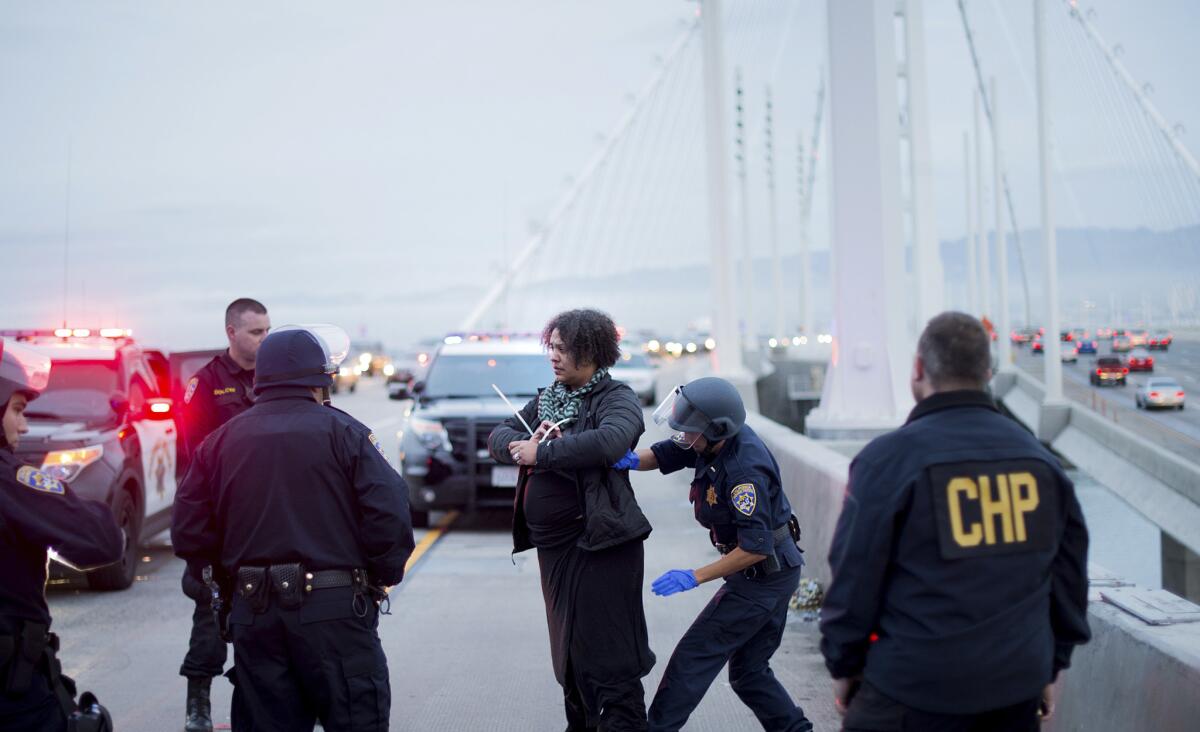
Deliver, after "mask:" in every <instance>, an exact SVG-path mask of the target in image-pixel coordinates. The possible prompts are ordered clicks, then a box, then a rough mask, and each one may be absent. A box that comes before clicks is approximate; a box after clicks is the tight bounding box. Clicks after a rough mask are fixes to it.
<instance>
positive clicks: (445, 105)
mask: <svg viewBox="0 0 1200 732" xmlns="http://www.w3.org/2000/svg"><path fill="white" fill-rule="evenodd" d="M1050 4H1051V6H1054V7H1055V8H1056V9H1057V10H1058V11H1059V17H1060V20H1059V21H1058V23H1059V25H1058V26H1057V27H1058V28H1059V29H1063V28H1067V27H1068V24H1067V21H1065V20H1062V18H1063V17H1065V15H1064V14H1063V13H1062V12H1061V7H1062V6H1061V4H1060V3H1058V2H1051V3H1050ZM1094 5H1095V6H1096V10H1097V14H1096V17H1095V19H1094V20H1095V22H1096V24H1097V25H1098V27H1100V28H1101V29H1102V30H1103V31H1104V32H1105V34H1106V36H1107V37H1108V40H1109V41H1110V42H1112V43H1117V42H1119V43H1120V44H1122V46H1123V49H1124V54H1123V56H1122V59H1123V61H1124V62H1125V63H1126V64H1127V65H1128V67H1129V68H1130V71H1131V72H1132V73H1133V75H1134V76H1135V77H1136V78H1137V79H1139V81H1147V82H1152V84H1153V86H1154V90H1155V91H1154V96H1153V99H1154V101H1155V103H1156V104H1158V105H1159V106H1160V108H1161V109H1162V111H1163V113H1164V116H1165V117H1166V118H1167V119H1168V120H1170V121H1171V122H1172V123H1175V122H1178V123H1182V124H1183V125H1184V126H1185V127H1186V128H1188V129H1189V130H1191V133H1190V134H1189V135H1185V137H1184V139H1185V141H1187V143H1188V145H1189V146H1190V147H1192V148H1193V149H1195V147H1196V146H1195V144H1193V142H1191V140H1193V139H1194V137H1195V136H1196V135H1200V95H1197V94H1196V93H1195V83H1196V82H1195V78H1196V71H1197V69H1200V63H1198V61H1200V44H1197V43H1196V42H1195V39H1194V37H1193V35H1194V31H1195V29H1196V28H1197V27H1200V22H1198V21H1200V4H1197V3H1195V2H1189V1H1187V0H1144V1H1140V2H1133V1H1132V0H1125V1H1123V2H1121V1H1118V0H1097V1H1096V2H1095V3H1094ZM925 6H926V28H925V30H926V38H927V45H928V60H929V88H930V106H931V109H930V114H931V135H932V138H933V142H934V158H935V159H934V163H935V175H936V180H937V184H936V197H937V217H938V231H939V234H940V235H941V236H942V237H943V238H955V237H959V236H961V235H962V233H963V221H964V214H963V193H962V179H963V170H962V134H963V131H964V130H966V129H968V127H969V125H970V113H971V94H972V90H973V83H974V82H973V75H972V71H971V67H970V64H969V58H968V56H967V51H966V45H965V42H964V40H963V32H962V25H961V21H960V19H959V16H958V11H957V6H956V3H955V2H953V0H926V2H925ZM1030 7H1031V2H1029V1H1027V0H1021V1H1020V2H1017V1H1015V0H969V2H968V8H969V12H970V14H971V17H972V25H973V26H974V27H975V30H976V32H977V33H978V34H979V43H980V50H981V54H982V56H983V59H982V60H983V62H984V65H985V66H986V67H987V68H988V73H989V74H995V75H996V76H997V78H998V82H999V84H1000V88H1001V92H1000V93H1001V101H1002V103H1003V107H1004V111H1005V115H1006V117H1005V122H1004V125H1003V126H1002V133H1003V134H1004V136H1005V137H1006V138H1009V139H1011V140H1012V142H1011V147H1012V150H1011V151H1010V152H1007V153H1006V156H1007V158H1008V159H1009V160H1010V161H1011V170H1010V176H1011V178H1012V179H1013V182H1014V187H1015V188H1016V189H1017V195H1016V199H1017V200H1016V203H1017V208H1018V215H1019V216H1020V217H1021V218H1022V219H1023V221H1022V225H1023V226H1026V225H1027V226H1035V225H1036V221H1035V219H1036V217H1037V207H1036V200H1037V189H1036V180H1037V178H1036V158H1035V157H1034V155H1033V147H1032V146H1033V143H1034V137H1033V134H1032V133H1033V130H1034V127H1033V122H1034V117H1033V114H1034V109H1033V101H1032V87H1031V84H1032V78H1033V63H1032V55H1031V54H1032V51H1031V49H1032V40H1031V28H1030V23H1031V16H1030ZM823 8H824V3H822V2H809V1H803V2H801V1H800V0H795V2H794V3H793V2H788V1H787V0H730V1H729V2H727V3H726V9H727V11H728V13H729V15H730V18H729V22H728V24H727V25H728V27H729V30H730V36H729V38H728V39H727V44H728V49H727V52H728V54H729V56H730V65H731V66H732V65H742V66H744V67H745V68H746V69H747V75H748V83H747V91H748V95H749V97H748V106H749V107H751V108H752V109H758V108H759V106H760V105H761V103H762V102H761V97H760V98H758V99H755V98H754V96H753V95H754V93H756V92H757V90H759V89H761V88H762V87H763V86H764V85H765V84H767V83H773V85H774V87H775V94H776V97H777V107H778V111H777V115H776V118H777V124H778V129H777V132H776V135H777V140H778V142H777V148H778V150H779V153H778V160H779V164H780V166H781V170H780V172H779V174H778V177H779V178H780V179H782V180H784V181H787V182H788V183H789V185H790V184H791V181H792V180H793V179H794V169H793V168H791V167H787V166H791V165H792V161H794V159H795V146H794V140H795V139H796V138H797V137H798V136H799V135H800V134H801V133H802V132H804V131H806V130H807V129H808V128H809V127H810V126H811V116H812V111H813V104H814V102H815V96H816V86H817V80H818V71H817V69H818V68H819V66H820V64H821V62H822V61H821V59H822V55H823V44H824V41H823V38H824V22H825V21H824V12H823ZM3 10H4V12H3V13H2V14H0V103H2V105H3V109H4V114H3V115H0V148H2V149H3V161H4V164H3V165H2V166H0V256H2V257H3V262H4V265H3V271H4V273H5V288H4V291H5V302H4V305H3V306H2V307H0V313H2V314H3V317H2V318H0V327H10V326H12V327H16V326H39V325H43V324H46V325H53V324H56V323H57V322H58V321H59V319H60V318H61V317H62V315H63V278H64V239H65V235H64V231H65V229H66V228H67V227H68V226H69V229H70V237H69V238H70V252H69V256H68V258H67V264H66V266H67V282H68V305H67V307H68V311H69V313H70V316H69V317H70V318H71V319H72V320H73V321H77V322H85V324H88V325H100V324H112V323H116V322H118V321H119V322H120V323H121V324H124V325H129V326H131V327H134V328H135V329H137V330H138V332H139V334H140V335H141V336H142V337H143V338H144V339H146V340H150V341H153V342H155V343H161V344H164V345H166V346H169V347H186V346H202V345H207V344H211V343H219V342H220V340H221V336H220V318H221V310H222V308H223V307H224V305H225V304H226V303H227V302H228V301H229V300H230V299H232V298H233V297H237V296H242V295H249V296H254V297H258V298H260V299H262V300H263V301H264V302H266V303H267V305H268V307H269V308H270V309H271V311H272V316H273V318H274V320H275V322H276V324H281V323H283V322H285V321H315V320H330V321H334V322H338V323H339V324H342V325H344V326H346V327H347V329H349V330H352V331H354V332H355V333H356V334H357V333H362V332H366V333H367V334H369V335H373V336H378V337H383V338H385V339H387V340H389V341H392V342H396V341H400V340H402V339H409V338H413V337H416V336H419V335H432V334H435V333H437V332H439V331H442V330H444V329H446V328H449V327H453V325H454V323H455V322H457V320H458V319H459V318H460V317H461V316H462V314H463V313H465V312H466V311H467V310H469V309H470V306H471V304H472V303H473V301H474V298H477V297H478V293H479V291H480V290H481V289H482V288H484V287H486V285H487V284H488V283H489V282H490V281H491V279H492V278H493V277H494V276H495V272H496V271H497V268H498V267H499V266H500V262H501V260H502V259H503V258H504V256H505V254H506V253H508V252H511V250H513V249H514V248H516V247H517V246H518V245H519V244H520V243H521V242H522V241H523V240H524V238H525V237H526V236H527V235H528V233H529V227H530V225H531V222H536V221H541V220H544V218H545V216H546V215H547V213H548V212H549V211H550V209H551V208H552V207H553V205H554V203H555V201H556V200H557V198H558V197H559V196H560V195H562V193H563V191H564V187H565V185H566V184H565V181H566V180H567V179H568V178H569V177H570V176H573V175H576V174H578V173H579V172H580V169H581V168H582V166H583V165H584V163H585V162H586V160H587V159H588V158H589V156H590V155H591V154H593V153H594V152H595V151H596V149H597V147H598V146H599V144H600V138H599V136H598V135H599V133H602V132H603V131H606V130H608V129H610V128H611V127H612V125H613V124H614V123H615V122H616V120H617V119H618V118H619V117H620V116H621V114H622V113H623V112H625V111H626V110H627V109H628V105H629V95H630V94H631V93H633V92H635V91H637V90H638V89H639V88H641V87H642V85H644V84H645V83H646V81H647V80H648V79H649V78H650V77H651V75H652V74H653V73H654V72H655V69H656V68H657V67H656V56H661V55H662V54H665V53H666V51H667V49H668V48H669V47H670V46H671V44H672V42H673V41H674V40H675V39H676V38H677V37H678V36H679V34H680V33H681V29H682V27H683V25H684V24H685V23H686V22H687V20H688V19H690V18H692V17H693V16H694V14H695V4H694V3H691V2H684V1H683V0H606V1H605V2H594V1H593V2H583V1H582V0H579V1H575V0H505V2H494V1H488V0H475V1H473V2H472V1H467V0H439V1H438V2H428V1H427V2H397V1H395V0H389V1H386V2H385V1H382V0H380V1H367V0H364V1H360V2H355V3H349V4H337V5H332V4H329V3H325V2H295V1H289V2H256V3H244V2H205V3H144V2H82V1H81V2H39V3H27V2H16V1H6V2H4V5H3ZM1069 48H1070V47H1069V46H1068V45H1067V41H1062V42H1061V44H1056V46H1055V49H1054V50H1052V60H1053V61H1054V62H1055V64H1056V70H1055V74H1054V76H1053V80H1054V83H1055V84H1056V85H1058V90H1059V93H1058V94H1056V97H1055V98H1056V107H1055V113H1056V118H1057V120H1058V121H1057V124H1058V131H1059V132H1058V138H1057V139H1058V144H1059V155H1060V159H1061V161H1062V164H1063V166H1064V174H1065V176H1064V177H1065V179H1067V180H1068V181H1070V182H1071V185H1072V186H1073V189H1074V190H1076V192H1077V195H1078V197H1080V198H1082V199H1083V201H1084V203H1083V204H1082V206H1081V210H1080V211H1079V214H1080V215H1079V216H1076V215H1075V213H1074V212H1071V211H1065V212H1064V213H1063V214H1061V215H1060V217H1059V219H1060V223H1061V224H1062V225H1064V226H1073V225H1076V224H1078V223H1085V224H1091V225H1099V226H1138V225H1147V226H1151V227H1156V228H1158V227H1163V226H1165V225H1167V224H1168V223H1170V222H1168V221H1165V220H1164V216H1163V215H1162V214H1161V213H1158V212H1155V211H1150V210H1146V207H1145V206H1144V205H1138V204H1137V202H1136V201H1130V200H1127V199H1128V196H1126V195H1125V194H1124V193H1123V192H1122V189H1121V188H1120V186H1119V185H1118V184H1117V183H1111V181H1113V180H1114V179H1118V180H1119V179H1121V177H1122V175H1123V172H1124V173H1126V174H1127V173H1129V171H1128V170H1124V171H1123V167H1127V163H1126V162H1124V160H1123V158H1122V156H1121V155H1120V154H1119V153H1118V152H1117V151H1115V149H1114V147H1113V145H1112V144H1111V137H1112V134H1113V133H1112V132H1111V129H1112V127H1111V125H1108V126H1107V127H1106V123H1105V120H1104V115H1103V110H1104V107H1103V106H1099V105H1098V104H1091V105H1090V106H1089V103H1088V100H1087V99H1086V98H1084V97H1087V96H1088V94H1087V90H1088V89H1089V88H1090V87H1088V85H1087V83H1086V80H1087V78H1088V77H1087V76H1086V74H1084V72H1083V71H1080V70H1079V69H1077V68H1073V65H1074V63H1075V62H1074V61H1073V59H1074V58H1075V57H1073V56H1072V55H1071V54H1070V51H1069ZM730 76H731V77H732V71H730ZM1062 107H1066V108H1062ZM691 123H692V124H694V125H701V124H702V120H700V119H694V120H692V122H691ZM681 124H683V123H681ZM759 127H761V126H760V125H759V123H758V121H757V120H752V121H751V125H750V144H751V147H752V151H751V155H750V156H749V157H750V159H751V160H752V161H754V160H757V159H761V155H760V153H759V152H758V150H759V149H760V148H759V147H756V146H760V145H761V139H762V135H761V129H758V128H759ZM1106 129H1107V130H1108V131H1106ZM756 155H757V156H759V157H755V156H756ZM68 160H69V166H68ZM68 167H69V170H70V172H69V175H68ZM1143 173H1144V171H1143ZM751 175H752V176H755V175H761V171H759V172H758V173H756V172H755V171H754V170H753V166H752V169H751ZM68 177H69V181H70V185H69V214H68V212H67V209H68ZM1126 177H1128V176H1126ZM755 180H759V179H758V178H756V179H755ZM1069 195H1070V194H1069V192H1066V191H1064V197H1066V198H1069ZM783 196H784V197H785V199H786V200H787V201H789V202H790V201H791V200H793V198H794V188H791V187H789V188H787V189H786V193H785V194H783ZM989 200H990V198H989ZM788 205H791V204H790V203H789V204H788ZM1064 205H1065V206H1066V207H1067V208H1070V202H1068V203H1067V204H1064ZM827 206H828V201H827V200H826V199H825V196H824V192H823V188H822V184H821V181H820V178H819V180H818V196H817V201H816V210H815V212H814V224H813V226H814V239H815V240H816V246H818V247H821V246H824V241H825V238H826V236H827V228H826V227H827V223H826V221H827V214H826V208H827ZM757 210H759V211H761V210H763V209H762V207H761V206H759V207H757ZM788 212H789V214H788V215H787V216H783V217H781V227H782V228H781V232H782V234H783V236H784V241H785V243H786V244H785V246H788V247H790V246H792V244H793V242H794V241H795V236H796V224H795V216H793V215H791V209H788ZM696 215H698V216H702V212H697V214H696ZM755 227H756V229H755V236H756V238H757V239H761V236H760V232H761V231H762V230H764V227H765V224H764V223H763V222H762V220H761V219H759V220H756V223H755ZM757 246H758V247H759V248H758V251H760V252H761V253H762V254H763V256H765V254H766V249H765V246H766V245H765V244H759V245H757ZM699 251H700V252H701V253H702V251H703V246H701V248H700V250H699ZM650 325H652V324H650ZM396 345H401V344H399V343H396Z"/></svg>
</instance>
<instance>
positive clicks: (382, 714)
mask: <svg viewBox="0 0 1200 732" xmlns="http://www.w3.org/2000/svg"><path fill="white" fill-rule="evenodd" d="M364 607H365V608H366V609H367V614H366V617H362V618H360V617H357V613H356V612H355V610H354V606H353V593H352V592H351V591H350V589H349V588H337V589H328V590H317V591H315V592H313V593H312V594H311V595H309V596H308V597H307V598H306V600H305V603H304V605H303V606H302V607H300V608H299V609H296V610H284V609H282V608H280V607H278V604H277V603H276V602H275V598H274V597H272V598H271V600H270V603H269V604H268V606H267V608H266V610H264V611H263V612H262V613H259V614H257V615H256V614H254V612H253V610H251V608H250V605H249V603H248V602H247V601H245V600H244V599H243V598H242V597H240V596H235V597H234V599H233V611H232V613H231V614H230V617H229V625H230V629H231V630H232V631H233V663H234V666H233V669H232V670H231V672H230V674H229V676H230V678H231V680H232V681H233V684H234V690H233V709H232V717H233V719H232V721H233V729H234V732H240V731H242V730H254V732H274V731H278V732H289V731H290V730H298V729H312V728H313V724H314V723H315V722H316V721H317V720H320V721H321V725H322V726H323V727H324V728H325V730H326V732H339V731H340V730H355V731H356V732H358V731H362V730H370V731H371V732H383V731H385V730H387V728H388V715H389V713H390V711H391V702H392V700H391V687H390V685H389V681H388V669H387V659H386V658H385V657H384V655H383V646H382V644H381V643H380V642H379V635H378V634H377V633H376V632H375V628H376V625H377V624H378V613H377V611H376V609H375V606H374V604H373V603H370V602H367V603H365V605H363V604H361V603H360V605H359V608H360V609H362V608H364Z"/></svg>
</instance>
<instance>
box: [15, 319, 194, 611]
mask: <svg viewBox="0 0 1200 732" xmlns="http://www.w3.org/2000/svg"><path fill="white" fill-rule="evenodd" d="M2 334H3V335H5V336H8V337H10V338H15V339H17V340H19V341H21V342H23V343H25V344H26V345H28V346H30V347H32V348H34V349H36V350H38V351H40V352H41V353H42V354H44V355H46V356H48V357H49V358H50V361H51V363H52V367H51V369H50V383H49V385H48V386H47V387H46V390H45V391H44V392H43V393H42V395H41V397H39V398H38V399H37V401H35V402H33V403H31V404H30V405H29V409H28V410H27V411H26V412H25V416H26V417H27V418H28V420H29V433H28V434H26V435H24V436H22V438H21V441H20V443H19V444H18V446H17V450H16V455H17V457H18V458H19V459H21V460H23V461H24V462H26V463H28V464H31V465H36V466H40V467H41V469H42V470H44V471H46V472H47V473H49V474H50V475H52V476H54V477H55V478H58V479H59V480H62V481H64V482H65V483H67V484H68V485H70V486H71V490H73V491H74V492H75V493H76V494H77V495H80V496H82V497H84V498H91V499H95V500H100V501H104V502H105V503H107V504H108V505H109V507H111V508H112V512H113V516H114V517H115V518H116V520H117V523H118V525H120V527H121V530H122V532H123V533H124V536H125V552H124V554H123V556H122V558H121V561H119V562H117V563H116V564H111V565H108V566H106V567H101V568H100V569H96V570H93V571H91V572H89V573H88V574H87V580H88V584H89V585H90V586H91V587H92V588H93V589H98V590H121V589H125V588H126V587H129V586H130V585H131V584H132V583H133V579H134V575H135V572H136V570H137V564H138V555H139V552H138V548H139V546H140V545H141V544H143V543H144V542H145V541H146V540H148V539H149V538H151V537H153V536H154V535H155V534H158V533H160V532H162V531H163V530H165V529H167V528H169V527H170V525H171V505H172V504H173V503H174V501H175V487H176V471H177V465H176V453H177V444H178V443H177V437H178V434H177V429H176V425H175V418H174V414H173V404H172V400H171V399H170V398H168V396H167V389H168V388H169V387H167V386H166V380H165V378H164V377H165V374H166V372H167V365H166V359H165V358H164V357H163V356H162V355H161V354H158V353H156V352H152V351H144V350H143V349H142V348H141V347H139V346H138V345H137V344H136V343H135V342H134V341H133V338H132V337H131V336H132V333H131V331H128V330H123V329H115V328H111V329H110V328H105V329H101V330H93V329H89V328H73V329H67V328H62V329H59V330H53V331H48V330H47V331H43V330H12V331H3V332H2ZM53 571H54V574H57V575H59V576H61V575H62V571H61V567H56V568H54V570H53Z"/></svg>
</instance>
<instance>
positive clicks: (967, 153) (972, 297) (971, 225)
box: [962, 132, 979, 315]
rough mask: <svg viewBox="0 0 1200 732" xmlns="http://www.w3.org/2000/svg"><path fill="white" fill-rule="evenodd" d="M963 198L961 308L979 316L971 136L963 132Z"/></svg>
mask: <svg viewBox="0 0 1200 732" xmlns="http://www.w3.org/2000/svg"><path fill="white" fill-rule="evenodd" d="M963 196H964V198H965V200H966V204H967V206H966V218H965V219H964V220H963V221H964V223H963V243H964V245H965V248H966V251H967V271H966V274H965V275H963V279H962V281H963V282H964V283H965V284H966V287H967V297H966V301H965V302H964V303H963V307H964V308H965V309H966V311H967V312H968V313H970V314H971V315H978V314H979V288H978V287H977V286H976V281H975V271H976V266H975V217H974V214H973V213H972V208H973V207H972V206H971V135H970V134H969V133H967V132H963Z"/></svg>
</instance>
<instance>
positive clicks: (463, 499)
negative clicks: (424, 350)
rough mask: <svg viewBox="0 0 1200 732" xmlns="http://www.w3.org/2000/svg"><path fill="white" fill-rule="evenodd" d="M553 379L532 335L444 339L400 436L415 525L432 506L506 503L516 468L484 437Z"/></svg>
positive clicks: (422, 523) (418, 385) (512, 490)
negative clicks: (496, 455)
mask: <svg viewBox="0 0 1200 732" xmlns="http://www.w3.org/2000/svg"><path fill="white" fill-rule="evenodd" d="M553 381H554V372H553V370H551V368H550V363H549V360H548V359H547V358H546V354H545V351H544V349H543V348H542V344H541V342H540V341H539V339H538V338H537V337H535V336H529V335H521V336H513V335H505V334H472V335H451V336H447V337H446V339H445V341H444V343H443V344H442V346H441V347H440V348H439V349H438V350H437V352H436V353H435V354H434V355H433V357H432V359H431V360H430V363H429V367H428V370H427V372H426V374H425V378H424V379H423V380H421V381H418V382H417V383H416V384H414V385H413V393H414V395H415V402H414V404H413V407H412V410H411V411H410V413H409V416H408V418H407V420H406V421H405V423H404V428H403V430H402V432H401V436H400V470H401V473H402V474H403V475H404V479H405V480H406V481H407V482H408V493H409V498H408V500H409V505H410V506H411V508H412V516H413V525H414V526H425V525H428V522H429V512H430V511H431V510H445V509H465V510H468V511H470V510H473V509H475V508H478V507H489V506H492V507H511V506H512V503H513V497H514V494H515V488H516V486H517V468H516V466H512V465H499V464H497V463H496V462H495V461H494V460H492V457H491V455H490V453H489V452H488V435H490V434H491V432H492V430H493V429H494V428H495V427H496V425H498V424H500V422H502V421H504V420H505V419H507V418H508V417H511V416H512V410H510V409H509V408H508V406H507V405H506V404H505V403H504V401H503V400H502V399H501V398H500V397H499V396H498V395H497V394H496V392H495V390H494V389H493V388H492V385H493V384H495V385H496V386H497V387H499V389H500V390H501V391H502V392H504V394H505V396H507V397H508V399H509V400H510V401H511V402H512V403H513V405H514V406H516V407H517V408H518V409H520V408H521V407H523V406H525V404H526V402H528V401H529V399H531V398H532V397H534V396H536V395H537V393H538V389H540V388H543V387H546V386H549V385H550V384H551V383H552V382H553Z"/></svg>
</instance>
